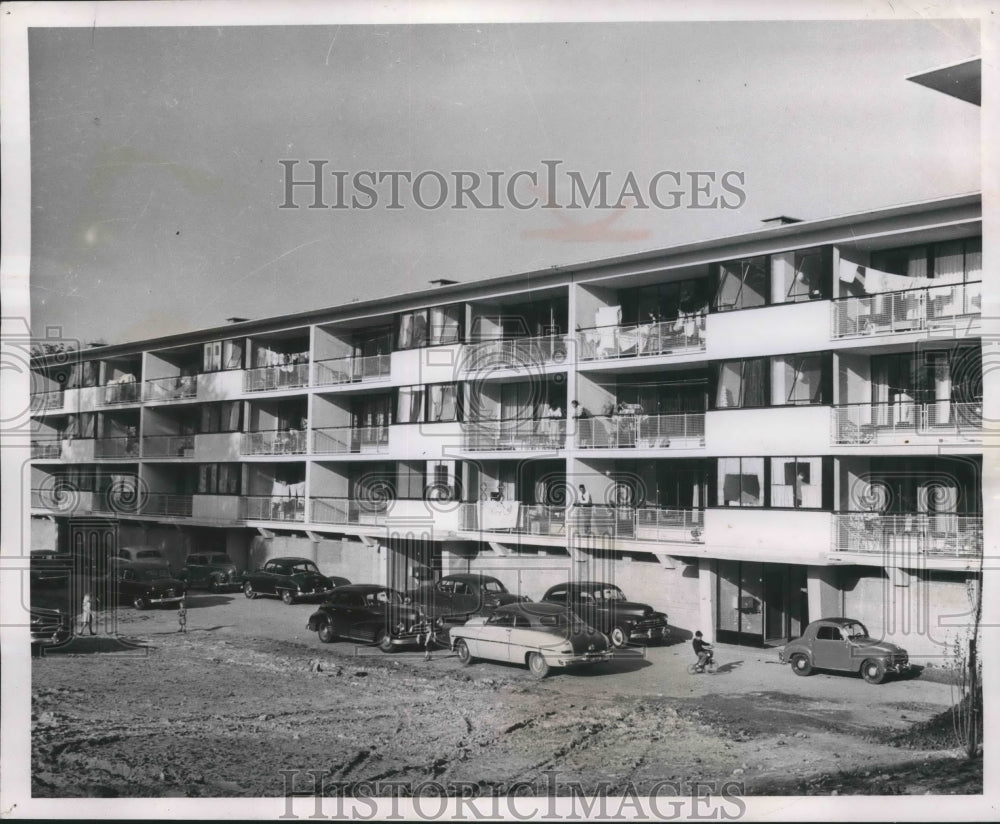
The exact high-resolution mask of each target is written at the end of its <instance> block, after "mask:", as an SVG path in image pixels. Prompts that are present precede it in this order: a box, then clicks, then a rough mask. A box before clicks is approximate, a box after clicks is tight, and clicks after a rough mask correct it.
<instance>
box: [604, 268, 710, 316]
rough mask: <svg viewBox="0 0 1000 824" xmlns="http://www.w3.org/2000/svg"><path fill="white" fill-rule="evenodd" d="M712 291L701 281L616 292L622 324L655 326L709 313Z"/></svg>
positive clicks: (681, 281)
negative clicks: (709, 300)
mask: <svg viewBox="0 0 1000 824" xmlns="http://www.w3.org/2000/svg"><path fill="white" fill-rule="evenodd" d="M710 292H711V290H710V289H709V288H708V281H707V280H706V279H704V278H700V279H697V280H680V281H675V282H673V283H658V284H654V285H652V286H640V287H638V288H636V289H627V290H623V291H622V292H620V293H619V300H620V301H621V307H622V323H623V324H626V325H628V324H633V323H638V324H643V323H650V322H653V323H657V322H659V321H664V320H675V319H676V318H678V317H679V316H680V315H681V314H682V313H683V314H686V315H691V314H702V313H707V312H708V298H709V294H710Z"/></svg>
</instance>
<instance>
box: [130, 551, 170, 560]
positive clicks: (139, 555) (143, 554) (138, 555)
mask: <svg viewBox="0 0 1000 824" xmlns="http://www.w3.org/2000/svg"><path fill="white" fill-rule="evenodd" d="M135 557H136V558H146V559H148V558H162V557H163V555H162V554H160V551H159V550H158V549H146V550H143V551H142V552H137V553H135Z"/></svg>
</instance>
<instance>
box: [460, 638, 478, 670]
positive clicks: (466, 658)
mask: <svg viewBox="0 0 1000 824" xmlns="http://www.w3.org/2000/svg"><path fill="white" fill-rule="evenodd" d="M455 654H456V655H457V656H458V663H460V664H461V665H462V666H463V667H467V666H469V664H471V663H472V662H473V661H475V660H476V659H475V658H473V657H472V653H471V652H469V645H468V644H466V643H465V641H463V640H462V639H461V638H459V639H458V640H457V641H456V642H455Z"/></svg>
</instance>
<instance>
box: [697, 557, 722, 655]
mask: <svg viewBox="0 0 1000 824" xmlns="http://www.w3.org/2000/svg"><path fill="white" fill-rule="evenodd" d="M716 590H717V585H716V572H715V563H714V562H713V561H712V559H711V558H700V559H699V560H698V623H699V626H697V627H695V630H699V629H700V630H701V633H702V635H703V636H704V637H705V640H706V641H708V642H709V643H711V644H714V643H715V629H716V627H715V593H716Z"/></svg>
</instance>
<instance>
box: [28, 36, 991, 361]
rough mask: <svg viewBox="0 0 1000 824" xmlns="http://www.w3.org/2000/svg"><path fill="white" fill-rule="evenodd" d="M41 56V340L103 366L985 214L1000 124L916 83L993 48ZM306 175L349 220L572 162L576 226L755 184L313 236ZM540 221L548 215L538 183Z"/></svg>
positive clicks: (790, 45) (501, 42) (33, 106)
mask: <svg viewBox="0 0 1000 824" xmlns="http://www.w3.org/2000/svg"><path fill="white" fill-rule="evenodd" d="M28 47H29V72H30V75H29V91H30V130H31V135H30V140H31V146H30V148H31V264H30V283H31V312H32V321H31V322H32V327H33V328H34V329H41V328H46V327H51V326H60V327H62V330H63V334H64V336H66V337H68V338H71V339H73V338H75V339H77V340H80V341H82V342H87V341H91V340H96V339H101V340H104V341H106V342H109V343H119V342H126V341H133V340H139V339H142V338H146V337H152V336H155V335H162V334H171V333H176V332H184V331H189V330H193V329H198V328H204V327H210V326H216V325H219V324H222V323H224V322H225V319H226V318H228V317H233V316H238V317H245V318H259V317H268V316H273V315H277V314H283V313H289V312H297V311H304V310H309V309H316V308H322V307H329V306H336V305H340V304H344V303H349V302H351V301H352V300H355V299H367V298H373V297H379V296H385V295H391V294H397V293H400V292H405V291H411V290H414V289H422V288H425V287H427V286H428V282H429V281H430V280H432V279H435V278H448V279H453V280H459V281H463V282H468V281H478V280H481V279H484V278H489V277H494V276H498V275H504V274H510V273H516V272H524V271H532V270H536V269H544V268H547V267H550V266H556V265H567V264H573V263H577V262H585V261H589V260H595V259H600V258H604V257H613V256H619V255H623V254H628V253H632V252H640V251H645V250H651V249H655V248H660V247H665V246H670V245H672V244H677V243H684V242H688V241H694V240H699V239H706V238H712V237H720V236H725V235H730V234H735V233H739V232H744V231H750V230H753V229H755V228H759V227H760V226H761V223H760V221H761V220H763V219H765V218H769V217H773V216H775V215H790V216H793V217H796V218H800V219H812V218H823V217H829V216H835V215H841V214H847V213H851V212H856V211H862V210H867V209H872V208H879V207H885V206H892V205H897V204H901V203H908V202H914V201H920V200H926V199H931V198H937V197H945V196H949V195H954V194H960V193H965V192H971V191H977V190H979V189H980V187H981V182H980V143H979V140H980V137H979V136H980V110H979V109H978V108H977V107H975V106H972V105H970V104H968V103H964V102H962V101H959V100H956V99H954V98H951V97H948V96H945V95H942V94H938V93H935V92H932V91H930V90H928V89H926V88H923V87H921V86H918V85H917V84H914V83H910V82H907V81H906V80H905V78H906V76H908V75H911V74H914V73H917V72H920V71H922V70H925V69H929V68H934V67H938V66H941V65H944V64H948V63H952V62H956V61H959V60H962V59H965V58H968V57H972V56H974V55H977V54H979V53H980V44H979V29H978V24H977V22H976V21H975V20H965V21H962V20H953V21H944V20H925V21H920V20H906V21H866V22H801V21H800V22H748V23H735V22H734V23H723V22H713V23H678V22H646V23H558V24H556V23H552V24H479V25H475V24H462V25H459V24H455V25H378V26H358V25H342V26H327V25H320V26H284V27H278V26H266V27H208V26H206V27H173V28H166V27H158V28H153V27H148V28H102V27H100V26H97V27H94V28H89V27H87V28H46V27H37V28H33V29H31V30H30V31H29V38H28ZM280 160H298V161H299V164H298V165H297V167H296V168H295V175H296V177H297V178H305V177H307V176H308V175H309V174H310V168H309V166H308V165H307V161H309V160H325V161H326V165H325V167H324V172H327V173H328V174H327V176H326V177H325V178H324V180H325V181H326V188H325V189H324V192H325V199H326V200H327V201H329V202H332V201H334V199H335V198H334V190H333V188H332V186H333V183H334V176H333V175H332V172H333V171H340V172H344V173H346V177H347V181H348V183H349V182H350V180H351V178H352V176H353V175H354V174H355V173H356V172H359V171H363V170H372V171H375V172H379V171H381V172H392V171H408V172H410V173H411V174H412V175H414V176H415V175H417V174H419V173H421V172H427V171H429V172H438V173H440V174H442V175H444V176H445V178H446V180H449V181H451V179H452V178H451V176H452V175H453V173H454V172H456V171H472V172H476V173H478V174H479V175H480V176H481V177H482V179H483V180H488V177H487V174H486V173H487V172H489V171H493V172H495V173H497V174H498V175H501V177H500V178H499V179H501V180H503V181H504V185H506V182H507V181H509V179H510V177H511V176H512V175H514V174H515V173H516V172H518V171H520V170H524V171H534V172H536V173H539V174H544V170H545V167H544V166H543V165H542V164H543V161H560V162H561V165H560V166H559V167H558V168H559V170H560V177H559V181H560V182H559V187H557V191H558V192H559V193H560V198H562V199H563V200H568V198H567V197H566V196H567V194H568V191H569V190H568V184H567V181H568V178H567V177H566V176H565V175H566V172H569V171H574V172H577V173H578V174H579V175H580V176H581V180H583V181H584V182H586V183H587V185H588V186H589V185H590V184H591V183H592V181H593V180H594V179H595V176H596V175H597V174H598V173H599V172H601V171H606V172H608V174H609V176H608V180H609V187H608V188H609V191H610V192H611V193H612V194H611V195H609V199H610V201H611V202H614V201H615V200H617V195H618V192H619V190H620V188H621V186H622V185H623V183H624V181H625V179H626V177H627V175H628V174H629V173H630V172H631V173H632V174H633V175H634V177H635V179H636V180H637V181H638V182H639V183H640V186H646V185H647V183H648V182H649V181H650V180H651V179H652V178H653V177H654V175H656V174H657V173H658V172H663V171H675V172H679V173H681V174H682V178H681V179H682V181H686V180H689V178H685V177H683V175H686V174H688V173H690V172H706V173H711V174H714V175H715V179H716V181H718V180H719V179H720V178H721V176H722V175H724V174H725V173H726V172H733V173H739V174H741V175H742V177H740V178H730V180H731V181H733V180H739V181H742V182H741V183H740V184H739V186H738V188H739V190H740V191H741V192H742V194H743V197H742V198H740V199H739V202H738V207H736V208H727V209H722V208H692V202H693V196H692V195H690V192H689V191H688V194H686V195H685V197H683V198H681V202H680V205H678V206H677V208H672V209H664V208H656V207H653V206H651V208H647V209H640V208H626V209H620V210H611V209H601V208H594V207H593V206H592V207H591V208H581V209H576V210H570V209H542V208H538V207H535V208H528V209H518V208H514V207H513V205H511V204H510V203H509V202H502V203H501V208H497V209H478V208H468V209H452V208H447V207H443V208H436V209H431V208H426V209H425V208H420V207H419V206H418V205H417V204H416V203H415V202H414V200H413V199H412V198H411V197H409V196H408V194H407V193H408V192H409V191H410V190H408V189H407V187H406V186H405V185H404V186H403V188H402V192H403V195H402V196H401V197H400V204H401V206H402V208H399V209H391V208H386V206H387V204H388V202H389V197H388V193H389V190H388V184H384V185H382V186H380V187H379V188H378V194H379V200H378V203H377V205H376V206H375V207H374V208H370V209H362V208H344V209H331V208H326V209H309V208H305V207H306V206H307V205H309V204H310V203H311V202H312V200H311V197H310V196H309V195H308V193H307V192H305V191H304V190H303V189H301V188H300V189H296V190H295V193H294V196H295V202H296V203H298V204H299V205H300V207H301V208H297V209H282V208H279V207H280V206H281V205H282V203H283V202H284V200H285V188H284V186H285V180H284V177H285V169H284V167H282V165H281V164H280V163H279V161H280ZM707 179H708V178H707V177H703V178H702V181H703V182H704V181H705V180H707ZM434 180H435V179H434V178H429V179H428V180H427V181H425V182H426V183H427V187H426V188H425V189H423V190H422V192H424V193H425V194H424V195H423V197H424V200H425V202H427V201H433V200H434V199H435V196H436V193H437V187H436V185H434ZM667 180H668V182H669V180H670V179H669V178H668V179H667ZM449 185H450V195H451V198H450V200H449V203H451V202H452V200H453V197H454V185H453V183H449ZM685 188H687V184H686V185H685V186H682V189H685ZM351 191H352V189H351V188H350V186H348V200H349V198H350V193H351ZM488 193H489V190H488V188H484V189H482V190H481V191H480V200H483V199H486V200H487V201H488V200H489V197H488ZM516 193H517V197H518V198H520V199H521V200H522V202H523V201H526V200H528V199H530V198H531V197H532V195H533V194H537V193H538V190H537V189H536V190H533V189H532V188H531V187H530V186H529V185H528V182H527V181H526V180H524V179H523V178H522V179H521V180H520V181H518V184H517V188H516ZM720 193H722V190H720V189H718V188H717V184H716V188H714V189H713V191H712V194H713V195H718V194H720ZM501 200H504V201H505V199H504V198H501ZM662 200H669V198H662ZM362 201H363V202H364V198H362ZM369 202H370V200H369ZM469 202H470V201H468V200H466V203H467V204H468V203H469ZM702 202H704V201H702ZM727 202H728V203H729V204H730V205H734V204H735V203H736V202H737V199H736V198H735V197H730V198H729V200H728V201H727ZM632 205H633V206H634V203H633V204H632ZM647 205H651V204H647Z"/></svg>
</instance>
